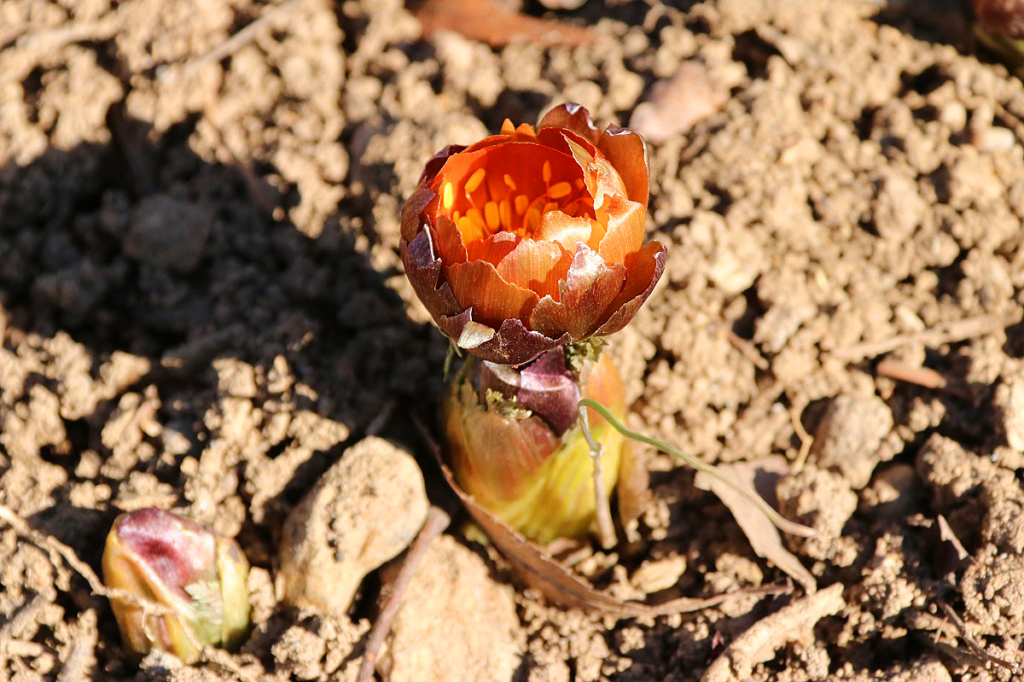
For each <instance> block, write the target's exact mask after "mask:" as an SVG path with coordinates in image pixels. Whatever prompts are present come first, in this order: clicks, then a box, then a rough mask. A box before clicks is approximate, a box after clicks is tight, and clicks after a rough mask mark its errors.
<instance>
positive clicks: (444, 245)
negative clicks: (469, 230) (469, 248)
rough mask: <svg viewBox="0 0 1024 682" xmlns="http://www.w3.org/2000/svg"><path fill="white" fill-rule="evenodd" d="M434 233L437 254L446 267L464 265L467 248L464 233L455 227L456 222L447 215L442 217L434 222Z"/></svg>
mask: <svg viewBox="0 0 1024 682" xmlns="http://www.w3.org/2000/svg"><path fill="white" fill-rule="evenodd" d="M432 232H433V233H434V238H435V241H436V244H437V254H438V255H439V256H440V257H441V261H442V262H443V263H444V264H445V265H452V264H454V263H464V262H465V261H466V259H467V255H466V247H465V246H463V243H462V233H461V232H459V228H457V227H455V222H454V221H453V220H452V219H451V218H449V217H448V216H446V215H440V216H438V217H437V220H436V221H435V222H434V227H433V230H432Z"/></svg>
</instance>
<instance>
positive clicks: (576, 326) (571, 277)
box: [530, 244, 626, 341]
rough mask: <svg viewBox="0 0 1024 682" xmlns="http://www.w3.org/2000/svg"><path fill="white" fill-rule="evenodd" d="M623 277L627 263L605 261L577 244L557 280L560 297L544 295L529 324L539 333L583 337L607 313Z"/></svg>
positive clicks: (586, 335)
mask: <svg viewBox="0 0 1024 682" xmlns="http://www.w3.org/2000/svg"><path fill="white" fill-rule="evenodd" d="M625 281H626V266H624V265H611V266H609V265H608V264H607V263H605V261H604V259H602V258H601V257H600V256H599V255H598V254H597V253H595V252H594V251H593V250H592V249H590V248H589V247H587V246H586V245H585V244H580V245H579V247H578V250H577V251H576V256H575V257H574V258H573V261H572V265H571V266H570V267H569V272H568V273H567V274H566V277H565V279H564V280H563V281H562V282H559V298H558V300H557V301H556V300H555V299H554V298H552V297H551V296H545V297H544V298H542V299H541V300H540V302H538V303H537V305H536V306H535V307H534V308H533V312H532V313H531V314H530V326H531V327H532V328H533V329H534V330H536V331H538V332H541V333H542V334H547V335H549V336H557V335H560V334H568V335H569V337H570V339H571V340H572V341H582V340H584V339H586V338H587V337H589V336H591V335H592V334H593V333H594V330H595V329H596V328H597V325H598V324H600V322H601V320H602V319H604V318H605V317H606V316H607V314H608V313H607V311H608V307H609V305H610V304H611V303H612V302H613V301H614V300H615V299H616V297H617V295H618V294H619V292H620V291H622V287H623V284H624V283H625Z"/></svg>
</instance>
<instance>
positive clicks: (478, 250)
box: [466, 232, 522, 281]
mask: <svg viewBox="0 0 1024 682" xmlns="http://www.w3.org/2000/svg"><path fill="white" fill-rule="evenodd" d="M521 239H522V237H520V236H519V235H517V234H513V233H512V232H495V233H494V234H492V235H491V236H490V237H487V238H486V239H480V240H478V241H475V242H473V243H471V244H470V245H469V246H467V247H466V251H467V253H468V256H469V258H468V259H469V260H482V261H486V262H488V263H490V264H491V265H494V266H495V267H497V265H498V263H500V262H501V259H502V258H504V257H505V256H507V255H508V254H509V252H510V251H512V249H514V248H516V244H518V243H519V241H520V240H521ZM498 271H499V272H501V270H500V269H499V270H498ZM506 279H507V278H506ZM508 281H511V280H508Z"/></svg>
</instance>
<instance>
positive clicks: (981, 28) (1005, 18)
mask: <svg viewBox="0 0 1024 682" xmlns="http://www.w3.org/2000/svg"><path fill="white" fill-rule="evenodd" d="M971 6H972V7H973V8H974V18H975V20H976V21H977V23H976V24H975V26H974V33H975V35H977V36H978V38H979V40H981V42H982V43H984V44H985V45H986V46H987V47H988V48H989V49H991V50H992V51H993V52H995V53H996V54H998V55H999V57H1000V58H1001V59H1002V60H1003V61H1004V62H1005V63H1006V65H1007V66H1009V67H1011V68H1012V69H1015V70H1018V73H1019V71H1020V69H1022V68H1024V0H971Z"/></svg>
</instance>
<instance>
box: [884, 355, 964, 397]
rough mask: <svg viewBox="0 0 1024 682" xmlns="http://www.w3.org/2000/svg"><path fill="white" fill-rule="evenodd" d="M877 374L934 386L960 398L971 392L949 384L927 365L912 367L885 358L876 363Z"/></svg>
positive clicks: (929, 386) (942, 376)
mask: <svg viewBox="0 0 1024 682" xmlns="http://www.w3.org/2000/svg"><path fill="white" fill-rule="evenodd" d="M875 371H876V372H878V375H879V376H883V377H888V378H890V379H895V380H897V381H905V382H907V383H909V384H915V385H917V386H922V387H924V388H934V389H936V390H939V391H945V392H946V393H952V394H953V395H958V396H960V397H961V398H970V397H971V393H970V391H968V390H967V389H965V388H964V387H963V386H955V385H953V384H950V382H949V380H948V379H947V378H946V377H945V376H944V375H942V374H940V373H939V372H936V371H935V370H934V369H931V368H929V367H914V366H912V365H908V364H907V363H905V362H900V361H899V360H893V359H892V358H886V359H885V360H882V361H881V362H879V363H878V366H877V367H876V368H875Z"/></svg>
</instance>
